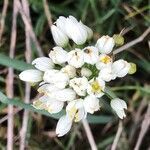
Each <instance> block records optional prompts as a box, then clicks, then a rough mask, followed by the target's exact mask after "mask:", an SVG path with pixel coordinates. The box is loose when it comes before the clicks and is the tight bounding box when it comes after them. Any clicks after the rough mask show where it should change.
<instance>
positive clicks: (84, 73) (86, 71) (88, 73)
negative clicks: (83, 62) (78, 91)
mask: <svg viewBox="0 0 150 150" xmlns="http://www.w3.org/2000/svg"><path fill="white" fill-rule="evenodd" d="M91 75H92V71H91V70H90V69H88V68H85V67H83V68H82V69H81V76H85V77H90V76H91Z"/></svg>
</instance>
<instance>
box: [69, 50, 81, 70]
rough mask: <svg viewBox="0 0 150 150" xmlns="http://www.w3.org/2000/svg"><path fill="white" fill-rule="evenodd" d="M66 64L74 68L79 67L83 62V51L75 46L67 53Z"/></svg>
mask: <svg viewBox="0 0 150 150" xmlns="http://www.w3.org/2000/svg"><path fill="white" fill-rule="evenodd" d="M67 60H68V64H69V65H72V66H74V67H75V68H80V67H82V66H83V64H84V53H83V51H82V50H81V49H78V48H76V49H75V50H72V51H70V52H69V53H68V58H67Z"/></svg>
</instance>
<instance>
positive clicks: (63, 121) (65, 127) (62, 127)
mask: <svg viewBox="0 0 150 150" xmlns="http://www.w3.org/2000/svg"><path fill="white" fill-rule="evenodd" d="M71 126H72V120H70V118H69V117H68V116H67V115H65V116H62V117H61V118H60V119H59V121H58V123H57V126H56V134H57V135H58V137H61V136H63V135H65V134H66V133H68V132H69V130H70V129H71Z"/></svg>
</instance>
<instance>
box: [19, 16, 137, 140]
mask: <svg viewBox="0 0 150 150" xmlns="http://www.w3.org/2000/svg"><path fill="white" fill-rule="evenodd" d="M55 24H56V25H53V26H52V28H51V30H52V35H53V38H54V41H55V43H56V44H57V45H58V46H55V47H54V48H52V50H51V51H50V53H49V57H39V58H36V59H35V60H33V62H32V65H33V66H34V67H35V69H29V70H25V71H23V72H22V73H20V75H19V78H20V79H21V80H23V81H26V82H29V83H36V84H39V87H38V89H37V91H38V92H39V93H40V95H41V97H39V98H38V99H37V100H36V101H34V102H33V107H35V108H36V109H40V110H45V111H47V112H49V113H50V114H55V113H59V112H60V111H61V110H63V109H65V111H64V112H65V114H64V115H62V116H61V117H60V119H59V121H58V123H57V126H56V134H57V136H59V137H60V136H63V135H65V134H66V133H68V132H69V131H70V129H71V127H72V124H73V122H79V121H81V120H82V119H85V118H86V117H87V115H88V114H94V112H96V111H99V110H100V107H102V106H100V104H99V101H100V98H101V97H102V96H103V95H106V96H108V98H110V97H111V95H110V94H109V93H108V92H107V91H108V90H107V89H108V88H107V84H109V82H110V81H112V80H115V79H116V78H117V77H119V78H122V77H124V76H125V75H127V74H133V73H135V71H136V65H135V64H133V63H128V62H127V61H125V60H123V59H119V60H116V59H114V57H113V56H112V54H111V52H112V50H113V47H114V46H115V42H114V39H113V38H112V37H109V36H108V35H106V36H102V37H101V38H100V39H98V41H97V43H96V46H94V45H95V44H94V45H86V46H83V45H82V44H84V43H85V42H86V41H87V40H90V39H91V38H92V36H93V31H92V30H91V29H90V28H89V27H87V26H86V25H84V24H83V23H82V22H81V21H80V22H79V21H77V19H76V18H74V17H73V16H69V17H67V18H66V17H63V16H60V17H59V18H58V19H57V20H56V22H55ZM68 38H69V39H71V40H73V42H74V43H72V42H71V43H69V44H70V45H67V44H68V42H69V41H68ZM76 44H77V45H80V46H77V45H76ZM64 46H66V48H62V47H64ZM67 46H68V47H67ZM76 46H77V47H76ZM79 47H80V48H79ZM108 54H109V55H108ZM113 59H114V60H113ZM111 86H112V84H111ZM110 99H111V102H110V106H111V107H112V109H113V110H114V111H115V112H116V114H117V115H118V116H119V118H121V119H123V118H124V117H125V116H126V115H125V112H124V109H127V105H126V102H125V101H123V100H121V99H119V98H115V99H113V98H110Z"/></svg>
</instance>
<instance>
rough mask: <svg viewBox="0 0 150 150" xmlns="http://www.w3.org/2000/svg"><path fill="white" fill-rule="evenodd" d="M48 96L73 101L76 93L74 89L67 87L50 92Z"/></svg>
mask: <svg viewBox="0 0 150 150" xmlns="http://www.w3.org/2000/svg"><path fill="white" fill-rule="evenodd" d="M48 96H49V97H51V98H55V99H57V100H59V101H72V100H74V99H75V97H76V93H75V92H74V91H73V90H72V89H70V88H66V89H62V90H58V91H53V92H51V93H48Z"/></svg>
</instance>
